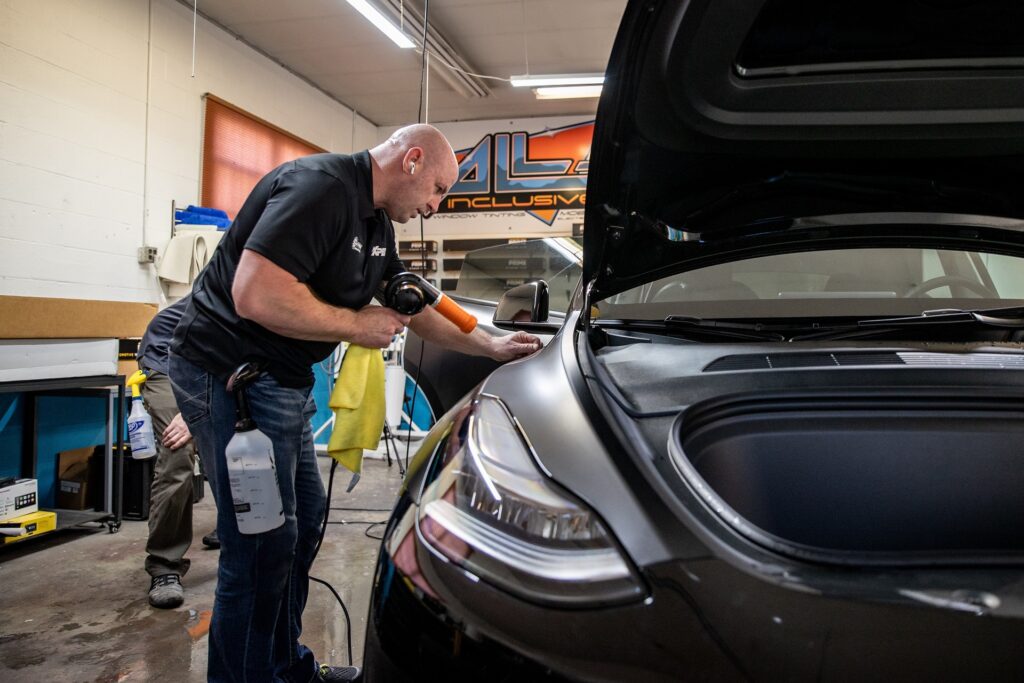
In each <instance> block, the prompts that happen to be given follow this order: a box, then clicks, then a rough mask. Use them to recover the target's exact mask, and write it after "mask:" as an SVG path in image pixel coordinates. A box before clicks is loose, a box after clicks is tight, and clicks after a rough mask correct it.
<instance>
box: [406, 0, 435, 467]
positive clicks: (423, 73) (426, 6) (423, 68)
mask: <svg viewBox="0 0 1024 683" xmlns="http://www.w3.org/2000/svg"><path fill="white" fill-rule="evenodd" d="M429 17H430V0H423V42H422V43H421V44H422V45H423V53H422V55H423V56H422V58H421V60H420V111H419V115H418V117H417V119H416V122H417V123H426V119H427V112H426V110H425V109H426V108H425V107H424V103H427V104H429V100H428V99H427V87H428V85H429V84H430V81H429V78H428V76H427V53H428V52H429V50H428V49H427V25H428V23H429V21H430V18H429ZM425 233H426V231H425V230H424V228H423V216H422V215H421V216H420V270H421V271H422V275H423V277H424V278H426V277H427V241H426V234H425ZM426 350H427V342H426V340H425V339H423V338H422V337H420V360H419V362H418V363H417V364H416V377H415V379H414V380H413V383H412V404H411V405H410V406H409V434H408V436H407V438H406V440H405V471H406V472H408V471H409V449H410V448H411V447H412V428H413V424H414V422H413V415H415V414H416V397H417V396H419V393H420V374H422V372H423V354H424V353H426ZM403 403H404V401H403Z"/></svg>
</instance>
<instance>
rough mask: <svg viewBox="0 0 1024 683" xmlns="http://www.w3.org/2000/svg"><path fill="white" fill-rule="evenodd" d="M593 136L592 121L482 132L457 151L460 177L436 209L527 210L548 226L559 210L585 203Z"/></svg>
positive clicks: (444, 210)
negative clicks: (542, 128) (531, 129)
mask: <svg viewBox="0 0 1024 683" xmlns="http://www.w3.org/2000/svg"><path fill="white" fill-rule="evenodd" d="M593 135H594V122H593V121H588V122H585V123H578V124H573V125H570V126H565V127H562V128H557V129H554V130H545V131H543V132H539V133H528V132H525V131H513V132H502V133H490V134H488V135H485V136H484V137H483V138H481V139H480V141H479V142H477V143H476V145H474V146H473V147H472V148H468V149H462V150H458V151H457V152H456V153H455V155H456V157H457V158H458V160H459V177H458V180H457V181H456V183H455V185H454V186H452V189H451V192H450V193H449V194H448V196H447V197H446V198H445V200H444V202H442V204H441V208H440V209H439V211H438V213H439V214H444V213H485V212H492V211H525V212H526V213H528V214H530V215H532V216H534V217H535V218H538V219H540V220H542V221H544V222H545V223H547V224H548V225H551V224H552V223H554V221H555V217H556V216H557V215H558V212H559V211H560V210H562V209H582V208H583V207H584V205H585V204H586V196H587V195H586V193H587V168H588V166H589V164H590V142H591V139H592V138H593Z"/></svg>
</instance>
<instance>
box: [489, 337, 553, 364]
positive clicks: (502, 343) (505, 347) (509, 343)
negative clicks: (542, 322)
mask: <svg viewBox="0 0 1024 683" xmlns="http://www.w3.org/2000/svg"><path fill="white" fill-rule="evenodd" d="M541 346H543V345H542V344H541V343H540V339H538V338H537V337H535V336H533V335H532V334H529V333H528V332H516V333H515V334H507V335H505V336H502V337H492V342H491V347H492V348H491V353H490V356H491V358H493V359H494V360H497V361H503V362H504V361H507V360H515V359H516V358H523V357H524V356H529V355H530V354H531V353H534V352H536V351H540V348H541Z"/></svg>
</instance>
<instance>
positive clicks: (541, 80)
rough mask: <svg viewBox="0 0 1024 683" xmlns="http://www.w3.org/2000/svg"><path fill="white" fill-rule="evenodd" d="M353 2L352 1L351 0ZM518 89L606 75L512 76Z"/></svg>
mask: <svg viewBox="0 0 1024 683" xmlns="http://www.w3.org/2000/svg"><path fill="white" fill-rule="evenodd" d="M349 2H351V0H349ZM511 80H512V86H513V87H516V88H539V87H543V86H552V85H601V84H602V83H604V74H550V75H547V76H512V78H511Z"/></svg>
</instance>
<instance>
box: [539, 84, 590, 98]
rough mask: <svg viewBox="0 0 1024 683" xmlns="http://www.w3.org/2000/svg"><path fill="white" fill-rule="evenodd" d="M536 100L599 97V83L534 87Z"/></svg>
mask: <svg viewBox="0 0 1024 683" xmlns="http://www.w3.org/2000/svg"><path fill="white" fill-rule="evenodd" d="M533 94H534V95H536V96H537V99H538V100H567V99H571V98H574V97H600V96H601V86H600V85H563V86H559V87H557V88H535V89H534V91H533Z"/></svg>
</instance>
